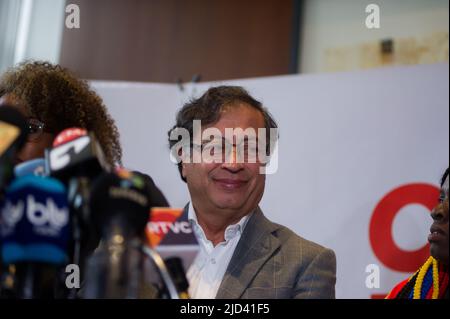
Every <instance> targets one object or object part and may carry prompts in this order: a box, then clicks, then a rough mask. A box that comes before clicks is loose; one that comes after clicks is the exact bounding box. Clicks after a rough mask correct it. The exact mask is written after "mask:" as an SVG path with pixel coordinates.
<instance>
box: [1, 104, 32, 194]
mask: <svg viewBox="0 0 450 319" xmlns="http://www.w3.org/2000/svg"><path fill="white" fill-rule="evenodd" d="M27 135H28V129H27V121H26V119H25V118H24V117H23V116H22V114H21V113H20V112H19V111H17V110H16V109H15V108H13V107H10V106H2V107H1V108H0V200H1V193H2V190H4V188H5V187H6V185H7V184H8V183H9V181H10V180H11V179H12V176H13V165H14V158H15V155H16V153H17V152H18V151H19V150H20V149H21V148H22V146H23V145H24V144H25V142H26V139H27Z"/></svg>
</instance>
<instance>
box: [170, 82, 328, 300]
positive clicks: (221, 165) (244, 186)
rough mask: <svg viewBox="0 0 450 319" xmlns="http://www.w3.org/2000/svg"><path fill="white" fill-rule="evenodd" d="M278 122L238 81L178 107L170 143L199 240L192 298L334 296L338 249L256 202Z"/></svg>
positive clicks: (191, 272) (191, 276) (191, 274)
mask: <svg viewBox="0 0 450 319" xmlns="http://www.w3.org/2000/svg"><path fill="white" fill-rule="evenodd" d="M199 125H200V126H199ZM276 128H277V125H276V123H275V121H274V120H273V118H272V116H271V115H270V114H269V112H268V111H267V110H266V109H265V108H264V107H263V106H262V105H261V103H260V102H258V101H257V100H255V99H254V98H253V97H251V96H250V95H249V94H248V93H247V92H246V91H245V90H244V89H243V88H241V87H234V86H219V87H213V88H210V89H209V90H208V91H207V92H206V93H205V94H203V95H202V96H201V97H200V98H198V99H195V100H192V101H190V102H188V103H186V104H185V105H184V106H183V108H182V109H181V110H180V111H179V112H178V114H177V121H176V125H175V126H174V128H172V129H171V130H170V131H169V144H170V146H171V152H172V156H173V158H175V159H176V160H177V163H178V168H179V171H180V174H181V178H182V179H183V181H185V182H186V183H187V186H188V189H189V193H190V197H191V201H190V203H189V204H188V206H187V207H186V210H185V213H187V214H188V218H189V220H190V222H191V225H192V228H193V231H194V233H195V235H196V237H197V240H198V241H199V246H200V252H199V255H198V256H197V258H196V260H195V261H194V263H193V264H192V266H191V267H190V269H189V270H188V273H187V277H188V280H189V284H190V287H189V293H190V295H191V297H192V298H229V299H233V298H334V297H335V283H336V257H335V254H334V252H333V251H332V250H330V249H327V248H324V247H322V246H320V245H318V244H316V243H313V242H311V241H308V240H306V239H303V238H301V237H299V236H297V235H296V234H294V233H293V232H292V231H291V230H289V229H288V228H286V227H284V226H281V225H278V224H275V223H272V222H271V221H269V220H268V219H267V218H266V217H265V216H264V214H263V212H262V211H261V209H260V208H259V202H260V201H261V198H262V196H263V193H264V187H265V174H264V169H265V167H266V165H267V163H268V158H270V155H272V153H273V145H275V144H276V142H277V138H278V135H277V133H276V130H275V129H276ZM243 132H244V133H243ZM261 132H262V134H261ZM274 132H275V133H274ZM265 155H267V158H265V157H264V156H265Z"/></svg>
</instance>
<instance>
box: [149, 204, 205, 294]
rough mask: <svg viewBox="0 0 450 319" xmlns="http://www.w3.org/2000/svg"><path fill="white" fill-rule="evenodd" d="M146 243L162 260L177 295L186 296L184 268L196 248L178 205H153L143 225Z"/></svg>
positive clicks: (186, 282)
mask: <svg viewBox="0 0 450 319" xmlns="http://www.w3.org/2000/svg"><path fill="white" fill-rule="evenodd" d="M145 231H146V236H147V240H148V244H149V245H150V246H151V247H153V248H154V249H155V250H156V251H157V252H158V253H159V254H160V255H161V256H162V257H163V258H164V260H165V263H166V266H167V270H168V272H169V273H170V275H171V277H172V279H173V281H174V283H175V286H176V289H177V291H178V295H179V297H180V298H182V299H188V298H189V294H188V288H189V283H188V280H187V278H186V271H185V269H188V268H189V267H190V266H191V264H192V263H193V262H194V260H195V257H196V256H197V254H198V251H199V245H198V242H197V239H196V237H195V235H194V232H193V230H192V227H191V224H190V222H189V220H188V215H187V214H183V209H181V208H167V207H153V208H152V210H151V215H150V219H149V222H148V224H147V227H146V230H145Z"/></svg>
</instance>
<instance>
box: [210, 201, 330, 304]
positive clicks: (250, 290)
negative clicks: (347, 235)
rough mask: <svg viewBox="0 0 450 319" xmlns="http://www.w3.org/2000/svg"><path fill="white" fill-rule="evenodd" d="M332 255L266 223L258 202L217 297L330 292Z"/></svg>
mask: <svg viewBox="0 0 450 319" xmlns="http://www.w3.org/2000/svg"><path fill="white" fill-rule="evenodd" d="M335 284H336V256H335V254H334V252H333V251H332V250H330V249H327V248H324V247H322V246H320V245H318V244H316V243H313V242H311V241H308V240H306V239H304V238H301V237H299V236H297V235H296V234H295V233H294V232H292V231H291V230H289V229H288V228H286V227H284V226H281V225H278V224H275V223H272V222H271V221H269V220H268V219H267V218H266V217H265V216H264V214H263V213H262V211H261V210H260V209H259V208H258V209H257V210H256V212H255V213H254V214H253V215H252V217H251V218H250V219H249V221H248V223H247V225H246V227H245V229H244V232H243V234H242V236H241V239H240V241H239V243H238V245H237V247H236V250H235V251H234V254H233V256H232V258H231V261H230V264H229V265H228V268H227V270H226V272H225V275H224V278H223V280H222V283H221V285H220V287H219V290H218V292H217V296H216V298H217V299H237V298H244V299H252V298H253V299H263V298H268V299H276V298H279V299H289V298H314V299H318V298H329V299H332V298H335Z"/></svg>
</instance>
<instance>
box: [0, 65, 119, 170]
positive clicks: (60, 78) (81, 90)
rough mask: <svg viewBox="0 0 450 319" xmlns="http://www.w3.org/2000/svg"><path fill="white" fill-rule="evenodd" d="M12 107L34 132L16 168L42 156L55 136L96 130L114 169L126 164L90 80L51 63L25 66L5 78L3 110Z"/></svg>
mask: <svg viewBox="0 0 450 319" xmlns="http://www.w3.org/2000/svg"><path fill="white" fill-rule="evenodd" d="M2 105H12V106H14V107H16V108H17V109H18V110H19V111H20V112H21V113H22V114H23V115H24V116H25V117H26V118H27V119H28V124H29V126H30V133H31V134H29V137H28V140H27V143H26V144H25V146H24V147H23V149H22V150H21V151H20V152H19V153H18V154H17V157H16V164H19V163H21V162H24V161H28V160H31V159H34V158H38V157H43V155H44V150H45V148H47V147H50V146H51V145H52V142H53V140H54V138H55V137H56V136H57V135H58V134H59V133H60V132H61V131H63V130H64V129H66V128H70V127H79V128H84V129H86V130H88V131H92V132H93V133H94V134H95V136H96V137H97V138H98V140H99V143H100V144H101V146H102V148H103V151H104V153H105V157H106V160H107V161H108V163H109V164H110V165H111V166H113V167H114V166H116V165H118V164H121V157H122V148H121V146H120V142H119V132H118V130H117V128H116V126H115V124H114V121H113V119H112V118H111V117H110V115H109V114H108V112H107V110H106V107H105V105H104V104H103V101H102V99H101V98H100V97H99V96H98V95H97V94H96V93H95V92H94V91H93V90H92V89H90V87H89V85H88V83H87V82H86V81H83V80H80V79H78V78H77V77H76V76H75V75H74V74H72V73H71V72H70V71H69V70H68V69H65V68H63V67H61V66H60V65H52V64H50V63H48V62H38V61H36V62H24V63H21V64H19V65H18V66H16V67H14V68H11V69H10V70H8V71H7V72H5V73H4V74H3V75H2V77H1V78H0V106H2Z"/></svg>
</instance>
